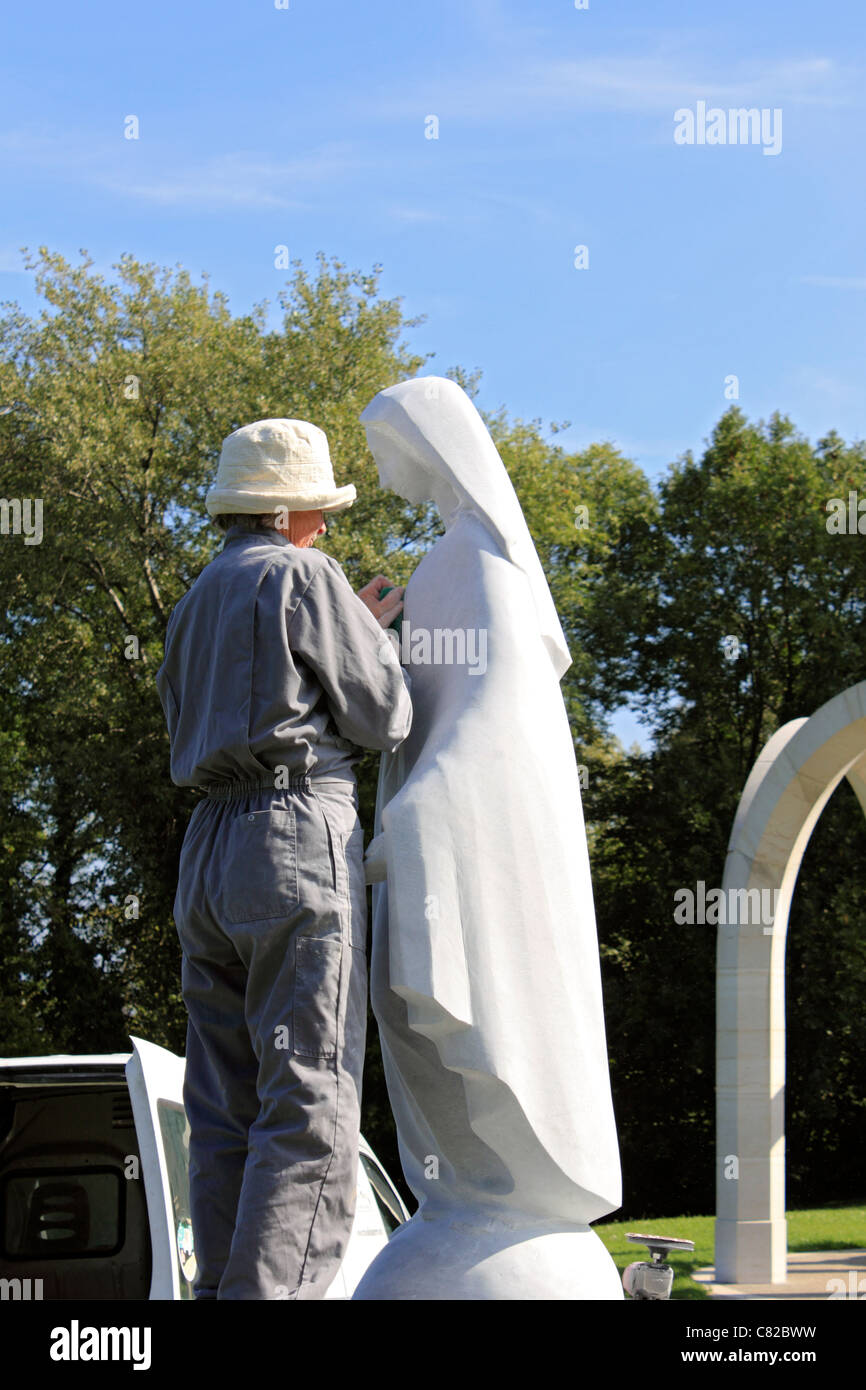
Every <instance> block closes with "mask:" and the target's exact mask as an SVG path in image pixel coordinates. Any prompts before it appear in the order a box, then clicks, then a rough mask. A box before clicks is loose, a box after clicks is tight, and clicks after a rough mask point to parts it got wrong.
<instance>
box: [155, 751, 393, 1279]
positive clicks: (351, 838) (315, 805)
mask: <svg viewBox="0 0 866 1390" xmlns="http://www.w3.org/2000/svg"><path fill="white" fill-rule="evenodd" d="M357 808H358V795H357V788H356V785H355V782H354V779H352V780H351V781H334V780H331V779H324V778H323V779H321V780H316V779H312V780H311V779H309V778H295V779H293V780H292V782H291V783H290V785H289V787H288V788H287V789H286V790H276V791H275V790H274V786H273V782H272V781H271V782H270V783H268V784H264V783H261V784H256V783H233V784H229V785H228V787H227V788H226V789H223V790H222V791H221V792H218V793H217V794H215V795H209V796H207V797H206V798H204V799H203V800H202V801H201V802H200V804H199V805H198V806H196V808H195V810H194V812H193V815H192V817H191V819H190V824H189V827H188V830H187V833H186V837H185V839H184V843H183V848H182V851H181V859H180V868H179V876H178V889H177V896H176V899H175V907H174V912H175V921H176V923H177V929H178V935H179V937H180V942H181V946H182V948H183V966H182V983H183V997H184V1002H185V1004H186V1007H187V1011H188V1013H189V1027H188V1034H187V1056H186V1077H185V1082H184V1105H185V1108H186V1113H187V1117H188V1119H189V1125H190V1200H191V1213H190V1214H191V1218H192V1227H193V1238H194V1241H195V1255H196V1264H197V1276H196V1282H195V1294H196V1298H202V1299H205V1298H211V1299H213V1298H218V1299H280V1298H283V1299H319V1298H322V1297H324V1295H325V1293H326V1291H327V1288H328V1285H329V1284H330V1283H331V1282H332V1281H333V1279H334V1277H335V1275H336V1273H337V1270H338V1269H339V1266H340V1263H341V1261H342V1259H343V1255H344V1253H345V1250H346V1246H347V1244H348V1240H349V1236H350V1233H351V1228H352V1221H353V1217H354V1211H355V1195H356V1182H357V1163H358V1137H359V1126H360V1111H361V1080H362V1074H363V1066H364V1044H365V1039H366V1028H367V957H366V937H367V904H366V895H365V887H364V868H363V834H362V830H361V825H360V821H359V819H358V809H357Z"/></svg>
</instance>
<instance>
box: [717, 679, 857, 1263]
mask: <svg viewBox="0 0 866 1390" xmlns="http://www.w3.org/2000/svg"><path fill="white" fill-rule="evenodd" d="M843 777H847V778H848V780H849V782H850V783H851V785H852V787H853V789H854V791H855V792H856V794H857V797H858V800H859V801H860V805H861V806H862V807H863V809H864V812H866V681H861V682H860V684H859V685H854V686H851V688H850V689H849V690H845V691H843V692H842V694H841V695H836V696H834V698H833V699H832V700H828V701H827V703H826V704H825V705H822V706H821V708H820V709H818V710H816V712H815V713H814V714H813V715H811V717H810V718H808V719H794V720H792V721H791V723H790V724H785V725H784V726H783V728H781V729H778V730H777V731H776V733H775V734H774V735H773V737H772V738H771V739H770V740H769V742H768V743H767V745H766V746H765V748H764V749H763V751H762V753H761V754H760V756H759V758H758V760H757V762H756V763H755V766H754V767H753V768H752V771H751V773H750V774H749V779H748V781H747V782H746V785H745V788H744V790H743V795H742V797H741V798H740V804H739V806H738V808H737V814H736V817H735V819H734V825H733V829H732V831H731V838H730V841H729V843H728V854H727V859H726V861H725V873H724V878H723V880H722V888H723V892H724V894H725V897H724V901H725V903H726V904H731V903H732V901H733V902H739V903H741V904H742V903H743V901H744V900H743V898H742V896H740V897H739V898H734V899H732V897H731V894H732V893H733V894H736V893H737V892H738V890H742V889H746V890H748V889H769V890H770V891H771V892H773V891H776V890H778V900H777V906H776V911H775V914H774V917H773V921H772V924H771V925H770V926H767V925H766V924H765V923H764V922H761V921H758V922H757V923H756V924H754V925H752V924H749V923H745V924H742V925H731V924H730V923H728V924H726V925H725V926H721V925H720V926H719V931H718V946H717V964H716V1263H715V1278H716V1281H717V1282H718V1283H727V1284H734V1283H782V1282H784V1280H785V1279H786V1278H787V1262H788V1242H787V1223H786V1220H785V945H786V938H787V932H788V913H789V910H790V906H791V898H792V896H793V892H794V884H795V883H796V880H797V874H798V872H799V869H800V862H801V860H802V858H803V853H804V851H805V849H806V845H807V844H808V843H809V837H810V835H811V834H812V831H813V829H814V827H815V824H816V822H817V820H818V817H819V816H820V814H821V812H822V811H823V809H824V807H825V806H826V804H827V802H828V801H829V799H830V797H831V796H832V794H833V792H834V791H835V789H836V787H837V786H838V785H839V783H840V782H841V780H842V778H843ZM770 901H771V902H772V899H770ZM728 915H733V914H728ZM732 1160H736V1163H734V1162H733V1161H732ZM735 1172H736V1174H737V1175H736V1176H733V1174H734V1173H735Z"/></svg>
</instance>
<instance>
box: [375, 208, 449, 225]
mask: <svg viewBox="0 0 866 1390" xmlns="http://www.w3.org/2000/svg"><path fill="white" fill-rule="evenodd" d="M388 215H389V216H390V217H393V218H394V219H395V221H397V222H444V221H445V220H446V219H445V214H444V213H442V212H436V211H434V209H432V208H407V207H393V208H389V209H388Z"/></svg>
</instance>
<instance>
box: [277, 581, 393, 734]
mask: <svg viewBox="0 0 866 1390" xmlns="http://www.w3.org/2000/svg"><path fill="white" fill-rule="evenodd" d="M326 558H327V560H328V563H327V564H325V565H322V566H321V567H320V568H319V569H318V570H317V571H316V573H315V574H314V576H313V578H312V579H311V580H310V582H309V584H308V585H307V588H306V589H305V591H304V593H303V595H302V597H301V599H300V602H299V603H298V605H297V607H296V609H295V611H294V613H293V614H292V615H291V617H290V619H289V627H288V637H289V646H290V647H291V649H292V651H293V652H295V653H296V654H297V655H298V656H300V657H301V658H302V659H303V660H304V661H305V662H306V664H307V666H309V668H310V669H311V670H312V671H313V672H314V673H315V675H316V677H317V678H318V680H319V681H320V683H321V685H322V688H323V690H324V691H325V695H326V698H327V701H328V707H329V709H330V711H331V714H332V716H333V718H334V722H335V724H336V725H337V728H338V729H339V731H340V733H341V734H342V736H343V738H347V739H349V740H350V741H351V742H352V743H356V744H359V745H360V746H361V747H362V748H376V749H379V750H380V751H384V752H388V753H393V751H394V749H395V748H397V747H399V745H400V744H401V743H402V742H403V740H404V738H405V737H406V735H407V734H408V732H409V729H410V728H411V725H412V701H411V699H410V696H409V691H408V689H407V687H406V682H405V680H404V678H403V672H402V670H401V668H400V663H399V661H398V659H397V655H396V653H395V651H394V647H393V645H392V643H391V642H390V641H389V640H388V638H387V637H386V636H385V633H384V631H383V630H382V628H381V627H380V626H379V624H378V623H377V622H376V619H375V618H374V617H373V615H372V613H371V612H370V610H369V608H367V606H366V605H365V604H364V603H363V602H362V601H361V599H359V598H358V595H357V594H356V593H355V592H354V590H353V589H352V586H351V584H350V583H349V581H348V579H347V578H346V576H345V575H344V573H343V571H342V570H341V569H340V567H339V565H338V564H337V562H336V560H331V559H330V557H326Z"/></svg>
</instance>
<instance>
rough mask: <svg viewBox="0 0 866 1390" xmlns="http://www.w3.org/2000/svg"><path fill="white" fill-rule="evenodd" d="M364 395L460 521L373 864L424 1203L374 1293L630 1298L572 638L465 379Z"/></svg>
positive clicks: (401, 1094)
mask: <svg viewBox="0 0 866 1390" xmlns="http://www.w3.org/2000/svg"><path fill="white" fill-rule="evenodd" d="M361 419H362V421H363V424H364V426H365V429H366V433H367V439H368V442H369V445H370V448H371V450H372V452H373V455H374V457H375V459H376V462H377V465H378V469H379V477H380V481H381V483H382V486H383V487H388V488H391V489H393V490H394V491H395V492H397V493H399V494H400V495H401V496H403V497H405V498H406V499H408V500H409V501H412V502H416V503H418V502H423V501H426V500H429V501H432V502H433V503H434V504H435V506H436V508H437V509H438V512H439V514H440V516H441V518H442V521H443V523H444V526H445V534H444V535H443V536H442V537H441V538H440V539H439V540H438V541H437V542H436V544H435V545H434V546H433V548H432V549H431V550H430V551H429V552H428V553H427V554H426V555H425V556H424V558H423V559H422V560H421V562H420V564H419V565H418V567H417V569H416V570H415V572H414V574H413V575H412V578H411V579H410V581H409V584H408V585H407V587H406V592H405V597H404V608H403V627H402V639H401V652H400V655H401V660H402V661H403V664H404V665H405V666H406V669H407V672H408V675H409V682H410V685H411V692H412V701H413V705H414V711H415V713H414V719H413V724H412V730H411V732H410V734H409V736H408V738H407V739H406V741H405V742H404V743H403V744H402V745H401V747H400V748H399V749H398V750H397V751H396V752H395V753H393V754H385V755H383V758H382V763H381V768H380V775H379V792H378V800H377V810H376V838H375V839H374V841H373V843H372V845H371V846H370V850H369V851H368V870H367V873H368V878H369V879H370V881H373V882H374V889H373V896H374V903H373V954H372V963H371V965H372V968H371V999H372V1005H373V1010H374V1012H375V1015H376V1019H377V1022H378V1025H379V1033H380V1038H381V1045H382V1056H383V1061H384V1067H385V1076H386V1082H387V1085H388V1093H389V1097H390V1101H391V1106H392V1109H393V1111H394V1117H395V1121H396V1126H397V1134H398V1143H399V1149H400V1158H401V1162H402V1166H403V1171H404V1173H405V1177H406V1181H407V1183H408V1184H409V1186H410V1188H411V1189H412V1191H413V1192H414V1194H415V1196H416V1198H417V1200H418V1211H417V1212H416V1213H415V1215H414V1216H413V1217H412V1219H411V1220H410V1221H409V1222H408V1223H407V1224H405V1225H403V1226H401V1227H399V1228H398V1229H397V1231H396V1232H395V1234H394V1235H393V1237H392V1238H391V1240H390V1241H389V1243H388V1245H387V1246H386V1247H385V1249H383V1250H382V1251H381V1253H380V1254H379V1255H378V1256H377V1258H376V1259H375V1260H374V1261H373V1263H372V1265H371V1266H370V1268H369V1269H368V1271H367V1273H366V1274H365V1276H364V1278H363V1279H362V1281H361V1283H360V1284H359V1286H358V1288H357V1290H356V1292H355V1295H354V1297H355V1298H362V1299H401V1298H402V1299H407V1298H411V1299H437V1298H441V1299H455V1298H460V1299H497V1298H509V1299H510V1298H514V1299H526V1298H538V1299H550V1298H563V1299H575V1298H581V1299H583V1298H586V1299H591V1298H596V1299H621V1298H622V1297H623V1292H622V1287H621V1285H620V1281H619V1278H618V1276H617V1272H616V1268H615V1266H614V1264H613V1261H612V1260H611V1259H610V1257H609V1256H608V1255H607V1252H606V1251H605V1249H604V1247H603V1245H602V1243H601V1241H600V1240H599V1239H598V1237H597V1236H596V1234H595V1233H594V1232H593V1231H592V1230H591V1229H590V1224H589V1223H590V1222H592V1221H594V1220H596V1219H598V1218H599V1217H601V1216H603V1215H605V1214H606V1213H608V1212H611V1211H614V1210H616V1208H617V1207H618V1206H619V1205H620V1202H621V1179H620V1166H619V1153H618V1148H617V1139H616V1129H615V1125H614V1116H613V1106H612V1102H611V1093H610V1080H609V1074H608V1061H607V1050H606V1044H605V1034H604V1017H603V1012H602V994H601V980H600V972H599V958H598V942H597V937H596V925H595V913H594V908H593V899H592V884H591V881H590V871H589V857H588V853H587V844H586V832H585V828H584V820H583V812H582V808H581V800H580V786H579V779H578V770H577V766H576V762H575V755H574V745H573V742H572V736H571V731H570V729H569V723H568V717H567V714H566V710H565V705H564V703H563V698H562V694H561V691H560V688H559V682H560V679H561V678H562V675H563V673H564V672H565V670H566V669H567V668H568V666H569V665H570V662H571V657H570V655H569V652H568V648H567V646H566V643H565V638H564V636H563V632H562V628H561V626H560V623H559V620H558V618H557V615H556V610H555V608H554V605H553V600H552V598H551V595H550V590H549V588H548V586H547V582H546V580H545V578H544V574H543V571H542V569H541V565H540V563H539V560H538V556H537V553H536V550H535V547H534V545H533V542H532V538H531V537H530V534H529V531H528V529H527V526H526V522H525V520H524V518H523V513H522V511H521V508H520V503H519V502H518V500H517V496H516V494H515V492H514V489H513V487H512V485H511V482H510V480H509V478H508V474H507V472H506V470H505V467H504V465H503V463H502V460H501V459H500V457H499V454H498V452H497V450H496V447H495V445H494V443H493V440H492V439H491V437H490V435H489V434H488V432H487V429H486V428H485V425H484V422H483V421H482V419H481V417H480V415H479V414H478V412H477V410H476V409H475V407H474V405H473V404H472V402H471V401H470V400H469V398H468V396H467V395H466V394H465V392H464V391H462V390H461V388H460V387H459V386H458V385H456V383H455V382H453V381H449V380H446V379H444V378H440V377H415V378H413V379H412V380H409V381H404V382H401V383H400V384H399V385H397V386H392V387H390V388H389V389H388V390H386V391H381V392H380V393H379V395H377V396H376V397H375V399H374V400H373V401H372V402H371V403H370V405H369V406H368V407H367V409H366V410H365V411H364V413H363V415H362V416H361ZM383 640H385V639H384V638H383ZM376 880H379V881H376Z"/></svg>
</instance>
